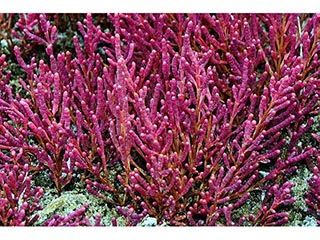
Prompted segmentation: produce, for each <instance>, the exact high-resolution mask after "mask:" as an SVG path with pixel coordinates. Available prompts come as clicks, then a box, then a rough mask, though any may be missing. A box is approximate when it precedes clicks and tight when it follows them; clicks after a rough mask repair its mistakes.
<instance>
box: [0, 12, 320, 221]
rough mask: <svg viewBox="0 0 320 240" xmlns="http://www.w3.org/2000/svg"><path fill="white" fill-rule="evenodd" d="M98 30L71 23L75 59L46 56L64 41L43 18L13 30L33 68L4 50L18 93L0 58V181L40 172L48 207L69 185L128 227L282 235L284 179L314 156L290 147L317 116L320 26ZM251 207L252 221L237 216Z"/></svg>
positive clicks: (162, 19)
mask: <svg viewBox="0 0 320 240" xmlns="http://www.w3.org/2000/svg"><path fill="white" fill-rule="evenodd" d="M23 16H24V15H23ZM107 19H108V23H107V24H106V25H107V26H108V27H106V29H104V28H102V27H101V26H99V25H96V24H95V23H94V17H93V16H92V15H91V14H87V15H86V18H85V20H84V21H83V22H78V28H79V34H77V35H75V36H74V37H73V45H74V52H69V51H66V52H56V51H55V45H57V44H58V43H59V38H61V37H62V35H60V33H59V32H58V31H57V28H56V26H54V25H52V22H50V21H48V20H47V16H46V15H45V14H32V15H27V16H24V17H23V18H22V17H21V18H20V20H19V21H18V22H17V24H16V25H17V31H15V32H14V36H15V37H16V38H17V39H20V41H26V42H27V41H31V42H33V43H36V44H39V45H41V46H44V48H45V53H43V54H44V56H45V57H44V58H43V59H37V56H34V57H31V58H29V60H28V61H26V60H25V59H24V58H23V57H22V56H21V51H20V48H19V47H18V46H15V47H14V53H15V56H16V59H17V62H18V63H19V65H20V66H21V68H23V70H24V71H25V73H26V77H25V78H20V80H19V82H20V84H21V86H22V88H23V89H24V92H23V94H21V93H17V92H13V89H12V87H11V86H10V84H9V79H10V74H11V73H10V72H5V71H4V68H5V65H6V64H5V56H4V55H3V56H2V57H1V58H0V63H1V69H0V70H1V71H0V80H1V81H0V84H1V85H0V132H1V136H0V169H2V168H3V166H7V165H6V164H11V165H15V166H17V167H18V166H29V167H28V169H26V170H24V171H27V170H29V171H35V172H37V171H48V172H49V176H50V178H51V179H52V180H53V182H54V183H55V186H56V189H57V190H58V193H59V194H61V192H62V191H64V188H65V187H66V186H67V185H68V184H70V182H71V181H73V180H74V172H79V173H81V174H83V177H85V178H86V180H85V181H86V184H87V189H88V191H89V192H90V193H92V194H94V195H95V196H97V197H99V198H102V199H104V200H105V201H106V203H107V204H111V205H112V206H117V209H118V211H119V213H121V214H122V215H123V216H125V217H127V219H128V225H136V224H138V223H139V221H140V220H141V219H142V218H144V217H145V216H146V215H147V214H149V215H150V216H153V217H155V218H156V219H157V222H158V224H161V223H163V222H167V223H168V224H170V225H208V226H216V225H228V226H233V225H263V226H270V225H271V226H272V225H284V224H286V223H287V222H288V221H289V218H288V213H287V212H286V210H285V209H286V208H285V206H290V205H292V204H293V203H294V202H295V198H294V196H293V195H292V191H291V190H292V187H293V186H294V183H292V182H289V181H288V178H289V177H290V176H292V175H294V174H295V172H296V169H297V168H298V166H300V165H303V164H305V163H306V162H307V163H310V164H313V163H312V161H313V160H314V159H315V158H316V157H317V156H319V147H318V145H315V146H312V145H311V144H309V143H308V144H302V145H301V142H300V141H301V139H302V137H304V136H305V135H307V134H309V132H310V129H311V127H312V126H314V124H315V121H314V116H316V115H319V103H320V102H319V93H320V78H319V71H320V61H319V59H318V54H319V50H320V49H319V38H320V28H319V21H320V16H319V15H317V14H314V15H310V16H309V15H303V14H301V15H298V14H257V15H256V14H213V15H210V14H187V15H184V14H110V15H108V16H107ZM26 164H27V165H26ZM11 165H10V166H11ZM17 167H16V168H17ZM314 174H315V176H314V179H313V180H310V182H309V184H310V187H311V188H310V191H311V192H315V191H316V190H314V186H313V185H314V184H316V183H315V182H316V179H317V171H316V170H314ZM5 191H6V190H5V189H4V190H3V192H5ZM30 196H33V195H32V194H30ZM253 198H259V199H260V200H261V201H260V202H258V203H257V206H256V207H255V209H256V210H254V211H253V212H244V213H241V215H239V210H241V209H242V208H245V205H247V204H248V202H250V200H252V199H253ZM308 199H309V200H308V201H307V204H308V206H310V207H311V208H313V206H314V204H318V201H319V199H318V198H312V197H311V196H310V195H308ZM80 212H81V214H82V213H84V209H80V210H79V211H78V212H77V213H75V215H77V214H79V213H80ZM81 214H80V216H81ZM70 218H72V217H70ZM80 219H81V218H80V217H79V218H77V220H76V222H81V221H84V222H81V223H82V224H80V225H88V224H87V223H88V222H86V221H87V220H83V219H82V220H80ZM68 221H69V220H68V219H67V220H61V219H60V220H59V218H55V220H52V221H51V222H48V225H54V224H56V225H59V224H60V223H61V224H60V225H63V223H67V222H68ZM99 221H100V220H99V219H98V220H97V224H100V223H99ZM75 225H77V224H76V223H75Z"/></svg>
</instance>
